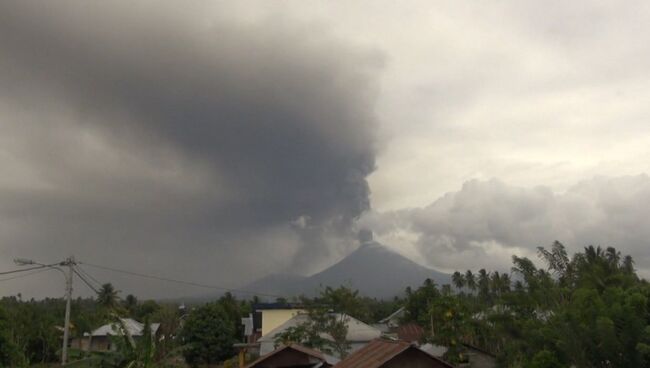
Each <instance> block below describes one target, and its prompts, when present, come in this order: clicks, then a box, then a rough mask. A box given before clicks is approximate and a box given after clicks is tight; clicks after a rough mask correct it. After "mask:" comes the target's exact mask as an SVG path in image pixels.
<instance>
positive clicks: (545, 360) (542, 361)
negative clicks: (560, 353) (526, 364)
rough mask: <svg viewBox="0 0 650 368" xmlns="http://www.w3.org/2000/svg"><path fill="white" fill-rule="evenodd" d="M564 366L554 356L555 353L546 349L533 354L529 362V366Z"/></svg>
mask: <svg viewBox="0 0 650 368" xmlns="http://www.w3.org/2000/svg"><path fill="white" fill-rule="evenodd" d="M564 367H566V366H565V365H563V364H562V363H560V361H559V360H558V358H557V357H556V356H555V354H554V353H553V352H551V351H548V350H542V351H540V352H538V353H537V354H535V356H534V357H533V359H532V361H531V362H530V368H564Z"/></svg>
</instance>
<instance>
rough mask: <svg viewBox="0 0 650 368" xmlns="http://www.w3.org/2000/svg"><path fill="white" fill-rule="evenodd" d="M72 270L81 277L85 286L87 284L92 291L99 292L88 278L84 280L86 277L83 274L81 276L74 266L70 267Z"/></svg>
mask: <svg viewBox="0 0 650 368" xmlns="http://www.w3.org/2000/svg"><path fill="white" fill-rule="evenodd" d="M72 271H73V272H74V273H75V274H77V276H79V278H80V279H81V281H83V283H84V284H86V286H88V287H89V288H90V289H91V290H92V291H94V292H95V293H97V294H99V290H97V289H96V288H95V287H94V286H93V285H92V284H91V283H90V282H88V280H86V278H85V277H84V276H83V275H82V274H81V273H80V272H79V271H78V270H77V268H76V267H73V268H72Z"/></svg>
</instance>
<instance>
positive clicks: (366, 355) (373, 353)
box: [334, 339, 453, 368]
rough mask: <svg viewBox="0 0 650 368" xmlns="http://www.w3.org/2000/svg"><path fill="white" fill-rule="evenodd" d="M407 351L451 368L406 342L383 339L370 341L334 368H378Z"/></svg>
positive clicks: (450, 366)
mask: <svg viewBox="0 0 650 368" xmlns="http://www.w3.org/2000/svg"><path fill="white" fill-rule="evenodd" d="M408 349H417V350H418V351H420V352H422V354H425V355H426V356H427V357H429V358H431V360H432V361H436V362H437V363H440V366H442V367H449V368H453V366H452V365H450V364H449V363H447V362H444V361H442V360H440V359H438V358H436V357H434V356H431V355H429V354H427V353H426V352H424V351H422V350H420V349H418V348H417V347H415V346H413V345H411V344H410V343H408V342H406V341H392V340H384V339H376V340H373V341H371V342H370V343H369V344H368V345H366V346H364V347H363V348H361V349H359V350H357V351H355V352H354V353H352V354H350V355H349V356H348V357H347V358H345V359H343V360H342V361H340V362H339V363H338V364H336V365H335V366H334V367H335V368H379V367H381V366H382V365H383V364H385V363H387V362H388V361H389V360H391V359H393V358H395V357H396V356H398V355H399V354H401V353H403V352H405V351H407V350H408Z"/></svg>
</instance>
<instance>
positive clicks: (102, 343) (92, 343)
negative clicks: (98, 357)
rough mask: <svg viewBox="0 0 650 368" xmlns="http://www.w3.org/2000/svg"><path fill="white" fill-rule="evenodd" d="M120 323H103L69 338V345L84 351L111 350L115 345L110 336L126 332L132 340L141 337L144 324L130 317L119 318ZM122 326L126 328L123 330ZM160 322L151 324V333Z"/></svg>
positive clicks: (155, 331)
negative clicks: (82, 334)
mask: <svg viewBox="0 0 650 368" xmlns="http://www.w3.org/2000/svg"><path fill="white" fill-rule="evenodd" d="M120 321H121V322H122V324H121V325H120V324H119V323H117V322H113V323H109V324H105V325H103V326H101V327H99V328H97V329H95V330H93V331H92V332H90V333H88V332H86V333H84V336H83V337H81V338H74V339H72V340H71V343H70V345H71V347H73V348H76V349H80V350H84V351H111V350H115V349H116V347H115V345H113V341H112V338H111V337H112V336H122V335H124V334H125V333H128V334H129V335H130V336H131V337H132V338H133V339H134V340H137V339H139V338H142V335H143V332H144V324H142V323H140V322H138V321H136V320H134V319H131V318H120ZM122 326H124V328H125V329H126V331H124V330H123V329H122ZM159 327H160V323H152V324H151V335H152V336H156V335H157V333H158V329H159Z"/></svg>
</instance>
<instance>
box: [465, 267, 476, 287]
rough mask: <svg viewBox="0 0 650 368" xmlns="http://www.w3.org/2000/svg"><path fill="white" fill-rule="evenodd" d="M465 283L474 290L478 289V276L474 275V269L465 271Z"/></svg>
mask: <svg viewBox="0 0 650 368" xmlns="http://www.w3.org/2000/svg"><path fill="white" fill-rule="evenodd" d="M465 285H467V287H468V288H469V289H470V290H472V291H474V290H476V278H475V277H474V274H473V273H472V270H467V272H465Z"/></svg>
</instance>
